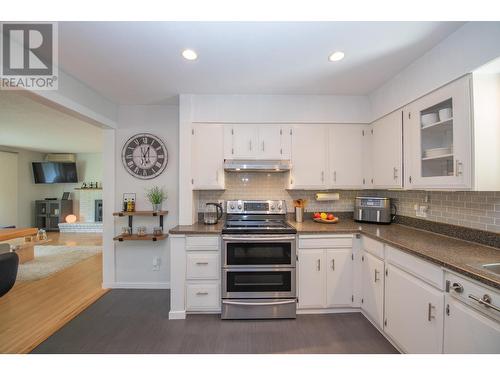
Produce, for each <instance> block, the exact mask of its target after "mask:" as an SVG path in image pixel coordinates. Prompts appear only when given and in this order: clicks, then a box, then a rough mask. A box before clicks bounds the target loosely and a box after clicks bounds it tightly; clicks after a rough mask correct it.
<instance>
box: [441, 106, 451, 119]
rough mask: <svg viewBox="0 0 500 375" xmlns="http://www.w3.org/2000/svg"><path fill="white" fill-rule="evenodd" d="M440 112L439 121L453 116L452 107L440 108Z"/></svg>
mask: <svg viewBox="0 0 500 375" xmlns="http://www.w3.org/2000/svg"><path fill="white" fill-rule="evenodd" d="M438 114H439V121H446V120H449V119H450V118H451V117H452V116H453V113H452V110H451V107H447V108H442V109H440V110H439V112H438Z"/></svg>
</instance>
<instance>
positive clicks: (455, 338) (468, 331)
mask: <svg viewBox="0 0 500 375" xmlns="http://www.w3.org/2000/svg"><path fill="white" fill-rule="evenodd" d="M445 304H446V313H445V319H444V353H447V354H462V353H463V354H482V353H484V354H487V353H491V354H499V353H500V323H499V322H497V321H494V320H493V319H490V318H488V317H486V316H484V315H483V314H481V313H480V312H477V311H476V310H474V309H472V308H471V307H468V306H466V305H465V304H463V303H462V302H460V301H458V300H456V299H455V298H453V297H450V296H448V295H447V296H446V297H445Z"/></svg>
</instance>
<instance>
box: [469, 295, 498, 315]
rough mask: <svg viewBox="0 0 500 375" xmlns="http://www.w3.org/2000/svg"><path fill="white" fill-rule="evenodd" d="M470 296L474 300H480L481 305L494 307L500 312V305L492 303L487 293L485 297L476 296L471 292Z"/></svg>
mask: <svg viewBox="0 0 500 375" xmlns="http://www.w3.org/2000/svg"><path fill="white" fill-rule="evenodd" d="M469 298H470V299H473V300H474V301H476V302H478V303H479V304H480V305H483V306H485V307H488V308H490V309H493V310H495V311H498V312H500V307H498V306H495V305H493V304H492V303H491V297H490V296H489V295H487V294H485V295H484V296H483V298H479V297H476V296H474V295H472V294H469Z"/></svg>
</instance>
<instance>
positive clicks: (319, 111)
mask: <svg viewBox="0 0 500 375" xmlns="http://www.w3.org/2000/svg"><path fill="white" fill-rule="evenodd" d="M191 111H192V121H193V122H218V123H220V122H228V123H239V122H249V123H252V122H253V123H267V122H270V123H355V124H359V123H369V122H370V119H371V113H370V103H369V101H368V98H367V97H366V96H341V95H192V109H191Z"/></svg>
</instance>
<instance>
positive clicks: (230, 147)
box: [224, 124, 290, 160]
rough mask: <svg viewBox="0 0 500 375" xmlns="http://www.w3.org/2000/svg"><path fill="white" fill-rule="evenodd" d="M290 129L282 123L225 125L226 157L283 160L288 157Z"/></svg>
mask: <svg viewBox="0 0 500 375" xmlns="http://www.w3.org/2000/svg"><path fill="white" fill-rule="evenodd" d="M289 133H290V130H289V127H288V126H284V125H270V124H262V125H256V124H238V125H226V128H225V144H224V150H225V151H224V157H225V158H226V159H261V160H280V159H281V160H283V159H289V158H290V134H289Z"/></svg>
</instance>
